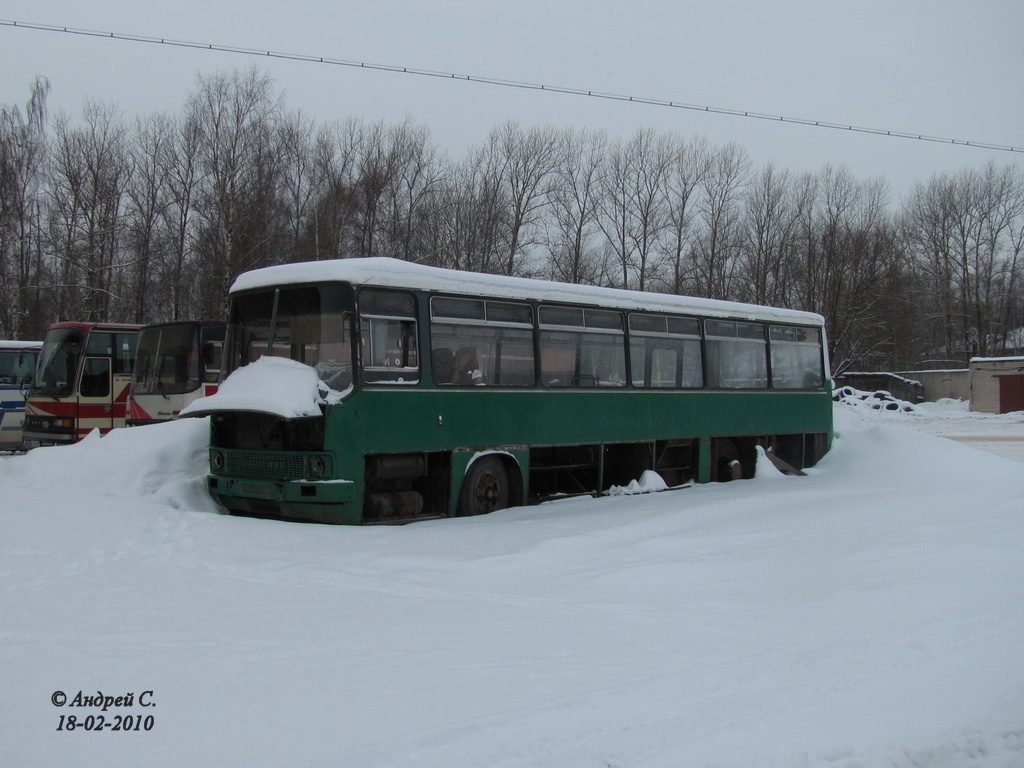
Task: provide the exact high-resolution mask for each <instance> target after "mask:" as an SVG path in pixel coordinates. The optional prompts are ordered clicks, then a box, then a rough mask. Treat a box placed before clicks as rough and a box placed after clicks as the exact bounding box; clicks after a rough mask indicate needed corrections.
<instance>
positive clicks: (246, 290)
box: [182, 258, 832, 524]
mask: <svg viewBox="0 0 1024 768" xmlns="http://www.w3.org/2000/svg"><path fill="white" fill-rule="evenodd" d="M826 349H827V347H826V345H825V328H824V320H823V318H822V317H821V316H820V315H816V314H812V313H808V312H799V311H794V310H786V309H776V308H770V307H759V306H753V305H749V304H740V303H733V302H724V301H713V300H707V299H696V298H687V297H683V296H675V295H667V294H657V293H645V292H638V291H627V290H618V289H612V288H599V287H592V286H579V285H569V284H562V283H554V282H548V281H543V280H534V279H527V278H513V277H499V276H493V275H484V274H476V273H470V272H460V271H453V270H446V269H439V268H434V267H427V266H422V265H417V264H413V263H409V262H404V261H400V260H396V259H390V258H364V259H342V260H333V261H321V262H310V263H303V264H286V265H281V266H275V267H268V268H265V269H260V270H255V271H252V272H247V273H245V274H242V275H241V276H239V277H238V279H237V280H236V281H235V283H234V285H233V286H232V288H231V291H230V295H229V314H228V330H227V338H226V341H225V346H224V368H225V375H226V376H227V378H226V379H224V380H223V381H222V384H221V387H220V390H219V391H218V393H217V394H215V395H213V396H211V397H207V398H204V399H201V400H198V401H196V402H195V403H193V404H192V405H191V406H189V407H188V408H187V409H185V411H183V412H182V415H183V416H184V415H192V416H206V415H208V416H210V473H209V475H208V487H209V490H210V493H211V494H212V495H213V496H214V497H215V498H216V499H217V500H218V501H219V502H220V503H221V504H222V505H223V506H224V507H226V508H227V509H228V510H229V511H231V512H232V513H237V514H244V515H255V516H272V517H283V518H291V519H297V520H308V521H319V522H326V523H343V524H368V523H392V522H407V521H410V520H415V519H422V518H438V517H450V516H461V515H475V514H481V513H486V512H491V511H494V510H497V509H502V508H504V507H509V506H514V505H519V504H525V503H535V502H539V501H543V500H547V499H552V498H556V497H560V496H566V495H572V494H601V493H604V492H606V491H608V490H609V489H610V488H612V487H614V486H624V485H627V484H629V483H630V482H631V481H632V480H636V479H638V478H640V477H641V476H643V474H644V473H645V472H647V471H653V472H656V473H657V474H658V475H660V477H661V479H662V480H663V482H664V484H665V485H666V486H668V487H675V486H681V485H685V484H688V483H691V482H709V481H721V480H727V479H731V478H734V477H735V478H738V477H752V476H753V473H754V471H755V466H756V463H757V453H758V446H760V447H761V448H762V449H764V450H765V451H767V452H768V453H767V455H769V456H771V457H773V460H775V461H776V462H777V463H778V464H779V465H780V466H783V467H787V468H791V469H792V470H793V471H799V470H801V469H803V468H805V467H809V466H812V465H813V464H814V463H815V462H817V461H818V459H819V458H820V457H821V456H822V455H823V454H824V453H825V452H826V451H827V450H828V449H829V446H830V444H831V439H832V398H831V380H830V378H829V368H828V356H827V352H826Z"/></svg>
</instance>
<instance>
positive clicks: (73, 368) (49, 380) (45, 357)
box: [32, 328, 85, 397]
mask: <svg viewBox="0 0 1024 768" xmlns="http://www.w3.org/2000/svg"><path fill="white" fill-rule="evenodd" d="M84 341H85V333H84V332H83V331H82V330H80V329H78V328H54V329H53V330H51V331H48V332H47V334H46V340H45V341H44V342H43V349H42V352H40V353H39V363H38V364H37V365H36V374H35V380H34V382H33V386H32V394H38V395H53V396H57V397H66V396H68V395H70V394H71V393H72V392H73V391H74V387H75V376H76V375H77V373H78V360H79V358H80V357H81V356H82V345H83V343H84Z"/></svg>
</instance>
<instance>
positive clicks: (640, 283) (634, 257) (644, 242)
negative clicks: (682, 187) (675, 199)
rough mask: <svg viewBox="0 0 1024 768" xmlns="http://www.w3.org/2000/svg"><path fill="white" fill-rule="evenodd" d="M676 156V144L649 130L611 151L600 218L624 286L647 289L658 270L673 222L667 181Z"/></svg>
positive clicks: (641, 132)
mask: <svg viewBox="0 0 1024 768" xmlns="http://www.w3.org/2000/svg"><path fill="white" fill-rule="evenodd" d="M672 159H673V154H672V147H671V143H670V142H669V141H668V140H667V139H666V138H665V137H658V136H657V135H655V134H654V132H653V131H650V130H641V131H637V133H636V134H635V135H634V136H633V138H632V139H631V140H630V141H629V142H628V143H626V144H625V145H619V146H616V147H614V148H612V150H611V152H610V153H609V164H608V172H607V174H606V175H605V176H604V180H605V183H604V185H603V188H602V204H601V213H602V215H601V218H600V222H601V229H602V231H603V232H604V234H605V237H606V238H607V241H608V245H609V246H610V249H611V252H612V254H613V255H614V257H615V260H616V261H617V262H618V270H619V274H620V277H619V280H618V281H617V282H618V284H619V285H620V286H621V287H623V288H636V289H637V290H641V291H642V290H645V289H646V288H647V283H648V280H649V279H650V278H651V277H653V276H654V275H655V270H656V268H657V266H658V265H657V264H656V260H657V257H658V255H659V254H661V253H662V252H663V251H664V248H663V245H662V242H661V241H662V238H663V237H664V234H665V232H666V227H667V225H668V218H669V211H668V203H667V199H666V193H665V184H666V178H667V176H668V173H669V168H670V166H671V163H672Z"/></svg>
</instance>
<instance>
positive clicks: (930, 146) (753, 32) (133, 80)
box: [0, 0, 1024, 200]
mask: <svg viewBox="0 0 1024 768" xmlns="http://www.w3.org/2000/svg"><path fill="white" fill-rule="evenodd" d="M0 20H3V21H19V22H28V23H37V24H44V25H56V26H61V27H69V28H74V29H88V30H97V31H102V32H112V33H117V34H133V35H140V36H146V37H153V38H166V39H173V40H181V41H190V42H200V43H210V44H214V45H226V46H235V47H239V48H245V49H262V50H270V51H275V52H283V53H294V54H301V55H308V56H318V57H319V56H322V57H324V58H328V59H334V60H346V61H359V62H367V63H372V64H384V65H395V66H400V67H409V68H414V69H421V70H432V71H440V72H451V73H456V74H462V75H472V76H477V77H492V78H499V79H504V80H510V81H516V82H525V83H536V84H544V85H548V86H560V87H568V88H578V89H582V90H592V91H598V92H602V93H613V94H622V95H627V96H635V97H647V98H653V99H660V100H665V101H675V102H680V103H686V104H691V105H701V106H709V107H713V108H723V109H730V110H745V111H750V112H756V113H762V114H768V115H776V116H781V117H787V118H800V119H810V120H819V121H823V122H829V123H838V124H845V125H855V126H862V127H866V128H872V129H881V130H890V131H894V132H909V133H914V134H925V135H928V136H935V137H942V138H948V139H957V140H963V141H972V142H981V143H988V144H996V145H1003V146H1014V147H1017V148H1021V149H1024V2H1021V0H971V1H970V2H967V1H966V0H965V1H964V2H947V1H945V0H845V2H833V1H832V0H798V1H797V2H777V3H768V2H764V0H713V1H712V2H686V1H676V2H668V1H666V0H631V2H629V3H627V2H624V0H619V1H618V2H611V1H610V0H573V1H571V2H570V1H567V0H518V1H517V2H508V3H491V2H486V1H485V0H474V1H472V2H471V1H470V0H444V1H443V2H430V1H429V0H420V1H419V2H413V1H412V0H370V1H367V0H361V1H360V2H350V1H349V0H330V2H327V1H325V0H292V2H281V0H276V1H275V2H268V1H267V0H226V1H225V0H174V1H173V2H170V1H169V0H163V2H151V1H150V0H104V1H103V2H100V3H84V2H81V0H34V2H33V3H31V4H28V3H25V2H13V0H0ZM254 65H255V66H256V67H257V68H258V69H259V70H260V71H261V72H265V73H266V74H268V75H269V76H270V77H271V78H272V80H273V83H274V86H275V89H276V91H277V92H283V93H284V95H285V98H286V102H287V105H288V106H289V107H290V108H292V109H301V110H302V111H303V112H304V113H306V114H307V115H309V116H311V117H314V118H316V119H317V120H318V121H324V122H327V121H331V120H344V119H347V118H350V117H357V118H363V119H367V120H384V121H386V122H400V121H402V120H403V119H405V118H406V117H408V118H409V119H410V120H412V121H413V122H414V123H417V124H423V125H426V126H427V127H428V128H429V129H430V131H431V135H432V137H433V139H434V141H435V142H436V143H438V144H439V145H440V146H442V147H443V148H444V149H445V150H447V151H448V152H449V153H451V155H452V156H453V157H456V158H460V157H462V156H463V155H464V153H465V151H466V149H467V148H468V147H470V146H473V145H478V144H480V143H482V142H483V141H484V139H485V138H486V136H487V134H488V132H489V131H490V130H491V129H492V128H494V127H496V126H498V125H500V124H502V123H503V122H505V121H507V120H516V121H518V122H519V123H520V125H522V126H532V125H550V126H554V127H556V128H569V127H574V128H589V129H604V130H606V131H607V132H608V133H609V134H610V135H611V136H613V137H622V138H628V137H630V136H631V135H633V134H634V133H635V132H636V131H637V130H638V129H641V128H653V129H655V130H657V131H659V132H665V133H675V134H678V135H682V136H687V137H689V136H693V135H703V136H706V137H707V138H708V139H709V140H710V141H711V142H712V144H713V145H716V146H720V145H724V144H726V143H728V142H736V143H738V144H739V145H741V146H742V147H744V148H745V149H746V150H747V151H748V153H749V154H750V156H751V159H752V160H753V161H754V163H755V166H757V167H759V166H761V165H764V164H765V163H768V162H771V163H773V164H775V165H776V166H777V167H779V168H786V169H789V170H791V171H794V172H804V171H817V170H819V169H820V168H821V167H822V166H823V165H825V164H827V163H828V164H832V165H833V166H844V165H845V166H846V167H848V168H849V169H850V170H851V171H852V172H853V174H854V175H855V176H856V177H858V178H861V179H867V178H873V177H876V176H881V177H884V178H885V179H886V180H887V181H888V182H889V184H890V186H891V188H892V190H893V197H894V199H895V200H898V199H899V196H900V195H901V194H903V193H905V192H906V191H908V190H909V189H910V188H911V186H912V185H913V184H914V182H917V181H921V182H925V181H927V180H928V179H930V178H931V177H932V176H933V175H935V174H940V173H954V172H957V171H959V170H961V169H964V168H980V167H981V166H983V165H984V164H985V163H986V162H987V161H988V160H994V161H995V162H996V163H997V164H999V165H1006V164H1010V163H1015V164H1017V165H1018V166H1020V165H1021V164H1022V163H1024V153H1022V152H1017V153H1011V152H1004V151H993V150H984V149H977V148H971V147H962V146H953V145H949V144H935V143H928V142H922V141H916V140H908V139H901V138H891V137H881V136H874V135H866V134H862V133H856V132H850V131H840V130H832V129H824V128H813V127H807V126H802V125H794V124H788V123H784V122H779V121H775V122H773V121H765V120H755V119H750V118H743V117H735V116H726V115H716V114H709V113H705V112H698V111H690V110H682V109H672V108H666V107H657V106H649V105H641V104H636V103H632V104H631V103H628V102H619V101H610V100H600V99H594V98H587V97H583V96H573V95H565V94H556V93H544V92H539V91H531V90H522V89H512V88H502V87H496V86H491V85H483V84H478V83H468V82H465V81H458V80H452V79H445V78H427V77H420V76H413V75H405V74H394V73H385V72H379V71H372V70H368V69H359V68H352V67H343V66H336V65H327V64H316V63H305V62H298V61H285V60H280V59H276V58H268V57H251V56H242V55H238V54H230V53H224V52H217V51H209V50H205V51H204V50H195V49H186V48H177V47H170V46H165V45H152V44H146V43H139V42H127V41H122V40H118V39H109V38H107V39H103V38H96V37H87V36H80V35H70V34H64V33H59V32H48V31H37V30H33V29H19V28H14V27H10V26H0V72H2V73H3V76H2V79H0V104H4V105H15V104H17V105H23V104H24V103H25V101H26V100H27V98H28V95H29V87H30V85H31V83H32V82H33V80H34V79H35V77H36V76H37V75H44V76H46V77H47V78H48V79H49V80H50V82H51V86H52V91H51V96H50V105H51V108H52V109H54V110H63V111H65V112H68V113H69V114H71V115H72V116H77V115H78V114H80V111H81V106H82V104H83V102H84V101H85V100H87V99H92V100H96V101H102V102H109V103H113V104H115V105H116V106H118V107H119V108H120V109H121V110H122V111H123V112H124V114H125V115H126V116H127V117H134V116H138V115H146V114H151V113H155V112H159V111H167V112H171V113H178V112H180V111H181V109H182V107H183V105H184V103H185V100H186V98H187V96H188V94H189V92H190V91H192V90H194V88H195V83H196V77H197V76H198V75H215V74H229V73H231V72H232V71H233V70H236V69H240V70H244V69H247V68H249V67H251V66H254Z"/></svg>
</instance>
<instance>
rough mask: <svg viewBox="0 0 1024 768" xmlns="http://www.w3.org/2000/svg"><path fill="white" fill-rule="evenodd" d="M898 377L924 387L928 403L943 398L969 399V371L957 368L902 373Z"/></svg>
mask: <svg viewBox="0 0 1024 768" xmlns="http://www.w3.org/2000/svg"><path fill="white" fill-rule="evenodd" d="M900 376H905V377H907V378H908V379H915V380H917V381H919V382H921V385H922V386H923V387H924V399H925V400H926V401H928V402H929V403H934V402H935V401H936V400H942V399H943V398H946V397H948V398H951V399H953V400H970V399H971V370H970V369H969V368H959V369H952V370H944V371H904V372H903V373H901V374H900Z"/></svg>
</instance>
